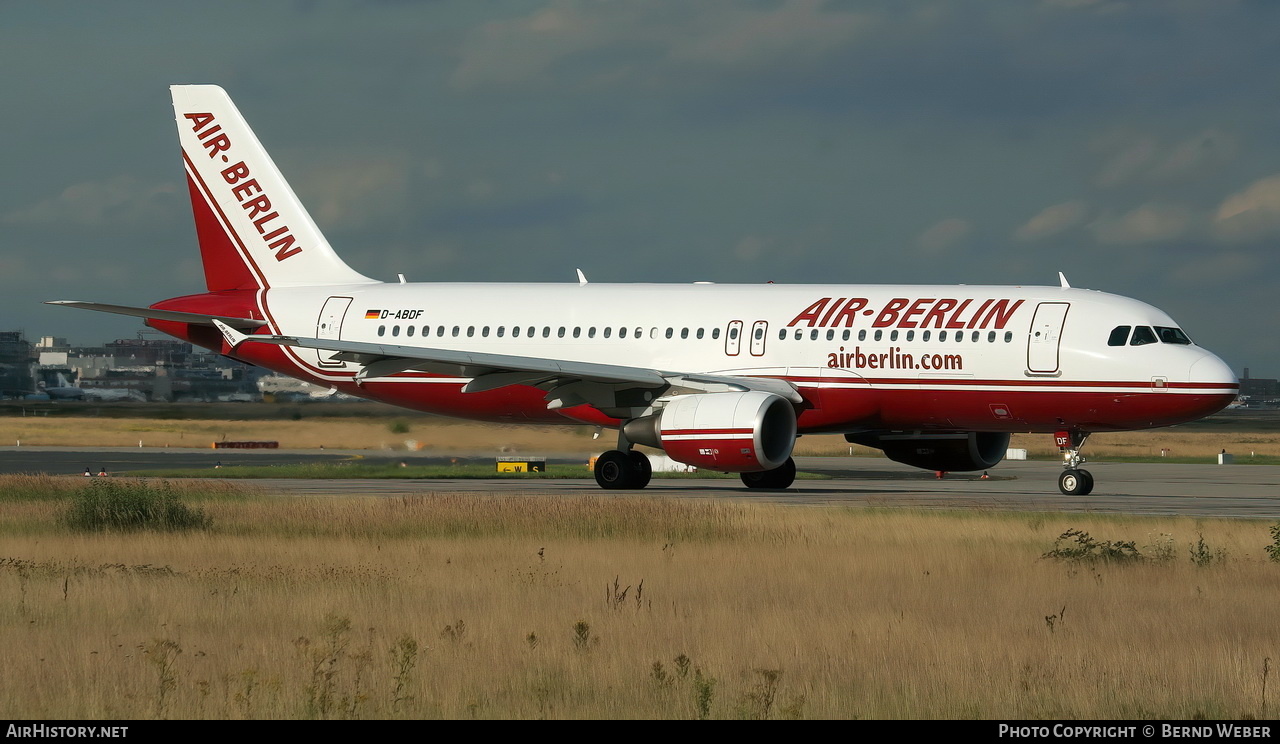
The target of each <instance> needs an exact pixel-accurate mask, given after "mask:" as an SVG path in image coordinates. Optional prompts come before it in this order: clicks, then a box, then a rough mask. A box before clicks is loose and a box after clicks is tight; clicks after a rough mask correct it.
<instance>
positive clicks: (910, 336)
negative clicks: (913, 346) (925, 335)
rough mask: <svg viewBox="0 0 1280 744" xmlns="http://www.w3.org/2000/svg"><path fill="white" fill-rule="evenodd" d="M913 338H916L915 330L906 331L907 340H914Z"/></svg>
mask: <svg viewBox="0 0 1280 744" xmlns="http://www.w3.org/2000/svg"><path fill="white" fill-rule="evenodd" d="M915 338H916V332H915V331H907V340H908V341H914V340H915Z"/></svg>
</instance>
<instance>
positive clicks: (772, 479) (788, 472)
mask: <svg viewBox="0 0 1280 744" xmlns="http://www.w3.org/2000/svg"><path fill="white" fill-rule="evenodd" d="M795 480H796V461H795V460H792V459H791V458H790V457H788V458H787V461H786V462H784V463H782V464H781V465H779V466H778V467H776V468H774V469H773V470H765V471H763V472H759V473H743V474H742V483H743V485H745V486H746V487H747V488H768V489H771V490H775V491H780V490H782V489H785V488H790V487H791V484H792V483H794V482H795Z"/></svg>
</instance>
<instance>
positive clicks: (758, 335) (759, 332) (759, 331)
mask: <svg viewBox="0 0 1280 744" xmlns="http://www.w3.org/2000/svg"><path fill="white" fill-rule="evenodd" d="M751 335H752V336H755V339H756V340H757V341H759V340H760V339H762V338H764V329H763V328H757V329H756V330H755V333H753V334H751Z"/></svg>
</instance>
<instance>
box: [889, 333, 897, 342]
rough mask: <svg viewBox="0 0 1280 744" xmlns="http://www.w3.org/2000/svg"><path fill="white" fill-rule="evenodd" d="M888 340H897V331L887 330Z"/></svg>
mask: <svg viewBox="0 0 1280 744" xmlns="http://www.w3.org/2000/svg"><path fill="white" fill-rule="evenodd" d="M889 340H890V341H897V340H898V332H897V331H889Z"/></svg>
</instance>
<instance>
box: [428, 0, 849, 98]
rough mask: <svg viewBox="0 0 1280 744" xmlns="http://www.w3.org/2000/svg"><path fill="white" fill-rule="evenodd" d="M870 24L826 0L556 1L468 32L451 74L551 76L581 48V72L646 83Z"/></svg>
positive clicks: (462, 80) (473, 79) (806, 50)
mask: <svg viewBox="0 0 1280 744" xmlns="http://www.w3.org/2000/svg"><path fill="white" fill-rule="evenodd" d="M872 25H873V21H872V20H871V18H870V17H869V16H866V15H863V14H860V13H852V12H848V11H846V10H831V9H829V8H828V4H827V2H826V1H825V0H784V2H781V3H777V4H775V5H773V6H771V7H758V6H751V5H747V4H743V3H738V2H729V1H727V0H717V1H712V2H700V3H685V2H676V1H675V0H654V1H651V2H647V3H600V2H587V1H586V0H553V1H552V2H551V3H550V4H548V5H547V6H546V7H544V8H541V9H539V10H538V11H536V12H534V13H533V14H531V15H528V16H525V17H520V18H514V19H503V20H496V21H491V22H489V23H485V24H483V25H481V26H479V27H478V28H477V29H476V30H474V31H472V32H471V33H470V34H469V35H468V36H467V37H466V38H465V39H464V40H463V42H462V44H461V47H460V58H459V62H458V65H457V67H456V68H455V69H454V72H453V75H452V77H451V80H450V82H451V83H452V84H453V85H454V86H455V87H457V88H471V87H478V86H484V85H513V84H529V83H548V82H550V81H551V79H552V78H553V77H554V74H555V73H557V72H564V73H566V74H568V73H569V71H568V69H567V66H566V67H565V68H562V67H561V65H562V63H565V62H567V61H568V60H571V59H573V58H586V57H587V56H588V55H589V57H590V59H589V63H585V64H584V65H583V67H584V68H587V69H590V73H589V74H588V79H589V80H593V81H595V82H597V83H607V84H610V85H613V84H616V83H619V82H630V83H648V82H651V81H652V80H653V77H654V76H655V75H658V76H663V75H666V76H670V75H675V74H679V73H680V72H681V71H687V70H689V69H690V68H696V69H705V68H708V67H710V68H721V69H742V68H745V69H758V68H761V67H764V66H768V65H771V64H772V63H775V62H777V61H786V62H787V63H788V64H790V63H793V62H794V61H795V59H796V58H809V57H812V56H815V55H819V54H821V53H823V52H825V51H827V50H830V49H832V48H836V47H840V46H842V45H844V44H845V43H846V42H848V41H849V40H850V39H852V38H854V37H855V36H857V35H859V34H861V33H862V31H863V30H864V29H867V28H869V27H870V26H872ZM638 60H639V61H640V62H639V63H638V62H637V61H638Z"/></svg>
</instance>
